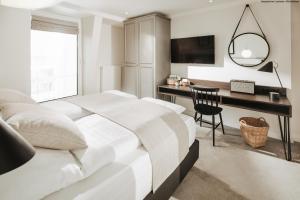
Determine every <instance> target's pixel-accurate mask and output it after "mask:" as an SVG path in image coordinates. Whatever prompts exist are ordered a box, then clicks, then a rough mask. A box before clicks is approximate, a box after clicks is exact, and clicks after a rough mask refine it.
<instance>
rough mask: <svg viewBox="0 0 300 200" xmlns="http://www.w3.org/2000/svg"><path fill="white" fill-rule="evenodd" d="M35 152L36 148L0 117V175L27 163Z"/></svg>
mask: <svg viewBox="0 0 300 200" xmlns="http://www.w3.org/2000/svg"><path fill="white" fill-rule="evenodd" d="M34 154H35V150H34V148H33V147H32V146H31V145H30V144H29V143H28V142H27V141H26V140H25V139H24V138H23V137H22V136H21V135H19V133H17V132H16V131H15V130H14V129H12V128H11V127H10V126H9V125H8V124H6V122H4V121H3V120H2V119H0V175H2V174H5V173H7V172H9V171H12V170H14V169H16V168H18V167H20V166H21V165H23V164H25V163H26V162H27V161H29V160H30V159H31V158H32V157H33V156H34Z"/></svg>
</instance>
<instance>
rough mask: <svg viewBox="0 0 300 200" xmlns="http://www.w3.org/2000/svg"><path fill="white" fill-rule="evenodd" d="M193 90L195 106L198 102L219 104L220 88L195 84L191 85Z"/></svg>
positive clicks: (210, 104)
mask: <svg viewBox="0 0 300 200" xmlns="http://www.w3.org/2000/svg"><path fill="white" fill-rule="evenodd" d="M190 88H191V91H192V99H193V103H194V106H195V105H197V104H206V105H209V106H213V107H218V106H219V100H220V99H219V95H218V92H219V91H220V89H219V88H211V87H202V86H197V85H193V86H190Z"/></svg>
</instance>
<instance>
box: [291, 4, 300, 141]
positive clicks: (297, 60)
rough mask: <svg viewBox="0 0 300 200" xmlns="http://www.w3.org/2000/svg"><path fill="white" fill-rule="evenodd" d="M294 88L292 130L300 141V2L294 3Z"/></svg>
mask: <svg viewBox="0 0 300 200" xmlns="http://www.w3.org/2000/svg"><path fill="white" fill-rule="evenodd" d="M291 16H292V90H291V97H292V99H291V102H292V105H293V118H292V130H293V131H294V137H295V139H296V140H297V141H300V124H299V121H300V105H299V102H300V79H299V75H300V3H294V4H292V15H291Z"/></svg>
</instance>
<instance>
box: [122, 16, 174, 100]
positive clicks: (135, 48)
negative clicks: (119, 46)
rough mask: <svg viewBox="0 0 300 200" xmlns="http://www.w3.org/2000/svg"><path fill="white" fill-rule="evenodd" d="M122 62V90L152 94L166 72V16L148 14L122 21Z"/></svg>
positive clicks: (163, 79)
mask: <svg viewBox="0 0 300 200" xmlns="http://www.w3.org/2000/svg"><path fill="white" fill-rule="evenodd" d="M124 34H125V65H124V66H123V67H122V90H123V91H125V92H128V93H131V94H135V95H137V96H138V97H156V96H157V86H158V85H160V84H164V83H165V81H166V78H167V77H168V76H169V74H170V68H171V66H170V19H168V18H167V17H165V16H164V15H161V14H157V13H154V14H149V15H145V16H141V17H136V18H131V19H128V20H127V21H125V22H124Z"/></svg>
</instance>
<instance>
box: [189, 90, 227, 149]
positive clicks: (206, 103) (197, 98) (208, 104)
mask: <svg viewBox="0 0 300 200" xmlns="http://www.w3.org/2000/svg"><path fill="white" fill-rule="evenodd" d="M190 88H191V91H192V92H191V95H192V99H193V103H194V109H195V116H194V119H195V122H198V121H200V126H202V122H203V123H206V124H210V125H212V130H213V146H215V129H216V128H218V127H219V125H220V124H221V126H222V131H223V134H225V132H224V125H223V119H222V110H223V109H222V108H221V107H219V100H220V98H219V96H218V92H219V90H220V89H219V88H206V87H201V86H197V85H194V86H191V87H190ZM198 114H200V117H199V118H197V116H198ZM203 115H208V116H212V122H208V121H205V120H202V116H203ZM215 115H219V117H220V122H219V123H218V124H217V125H216V124H215Z"/></svg>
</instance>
